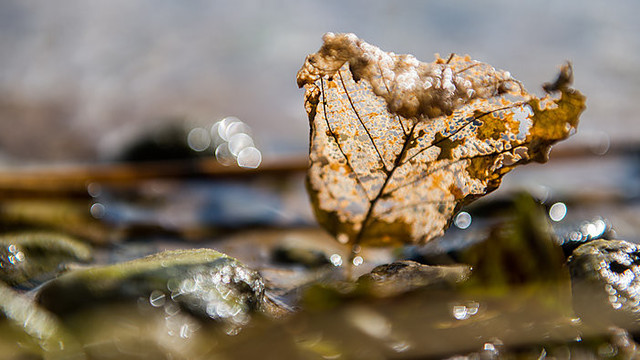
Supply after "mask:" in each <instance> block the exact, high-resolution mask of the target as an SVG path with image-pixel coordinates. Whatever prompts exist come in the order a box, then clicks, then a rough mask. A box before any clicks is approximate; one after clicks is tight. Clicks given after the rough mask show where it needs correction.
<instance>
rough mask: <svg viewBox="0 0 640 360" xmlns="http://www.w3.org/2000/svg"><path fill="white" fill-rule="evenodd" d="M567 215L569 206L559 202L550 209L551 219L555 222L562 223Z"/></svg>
mask: <svg viewBox="0 0 640 360" xmlns="http://www.w3.org/2000/svg"><path fill="white" fill-rule="evenodd" d="M566 215H567V205H565V204H564V203H562V202H557V203H555V204H553V205H551V208H549V218H550V219H551V220H553V221H555V222H558V221H562V219H564V217H565V216H566Z"/></svg>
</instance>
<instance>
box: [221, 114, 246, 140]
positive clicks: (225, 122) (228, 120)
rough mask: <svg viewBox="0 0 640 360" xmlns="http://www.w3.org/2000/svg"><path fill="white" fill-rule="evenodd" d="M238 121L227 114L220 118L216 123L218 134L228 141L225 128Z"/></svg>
mask: <svg viewBox="0 0 640 360" xmlns="http://www.w3.org/2000/svg"><path fill="white" fill-rule="evenodd" d="M237 122H240V119H238V118H237V117H235V116H227V117H226V118H224V119H222V120H220V122H219V123H218V129H217V130H218V136H220V138H221V139H222V140H224V141H229V137H228V136H227V130H228V129H229V128H230V127H231V125H232V124H234V123H237Z"/></svg>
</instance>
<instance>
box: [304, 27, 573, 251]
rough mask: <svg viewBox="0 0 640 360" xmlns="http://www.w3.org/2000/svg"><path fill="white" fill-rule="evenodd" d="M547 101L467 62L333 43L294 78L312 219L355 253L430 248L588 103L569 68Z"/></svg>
mask: <svg viewBox="0 0 640 360" xmlns="http://www.w3.org/2000/svg"><path fill="white" fill-rule="evenodd" d="M561 78H562V79H565V80H563V81H556V83H554V84H552V85H551V86H549V89H550V94H549V95H548V96H546V97H544V98H542V99H538V98H536V97H534V96H533V95H530V94H528V93H527V92H526V91H525V90H524V89H523V87H522V86H521V85H520V83H519V82H517V81H516V80H514V79H513V78H511V75H510V74H509V73H508V72H505V71H499V70H496V69H494V68H493V67H492V66H490V65H488V64H485V63H481V62H478V61H475V60H471V59H470V58H469V57H468V56H464V57H462V56H457V55H451V56H450V57H449V58H448V59H442V58H440V57H436V60H435V61H434V62H432V63H422V62H419V61H418V60H416V59H415V58H414V57H413V56H411V55H396V54H393V53H386V52H384V51H382V50H380V49H378V48H377V47H375V46H372V45H369V44H367V43H366V42H364V41H362V40H360V39H358V38H357V37H356V36H355V35H353V34H331V33H329V34H326V35H325V36H324V45H323V46H322V47H321V48H320V50H319V51H318V52H317V53H315V54H312V55H309V56H308V57H307V59H306V61H305V63H304V65H303V67H302V69H300V71H299V72H298V76H297V80H298V85H299V86H300V87H302V86H304V87H305V90H306V93H305V108H306V110H307V114H308V115H309V121H310V126H311V143H310V151H309V157H310V167H309V171H308V177H307V181H308V189H309V193H310V196H311V200H312V203H313V207H314V211H315V213H316V217H317V218H318V220H319V222H320V224H321V225H323V226H324V227H325V228H326V229H327V230H329V231H330V232H331V233H332V234H334V235H336V236H337V235H340V236H341V237H342V238H345V237H346V238H347V239H348V242H349V243H351V244H364V245H385V244H394V243H396V244H397V243H413V242H420V241H427V240H429V239H431V238H433V237H435V236H438V235H440V234H442V232H443V231H444V230H445V229H446V227H447V226H448V225H449V223H450V221H451V218H452V216H453V215H454V214H455V212H456V211H457V210H458V209H459V208H460V207H461V206H462V205H463V204H465V203H468V202H469V201H471V200H473V199H476V198H478V197H480V196H482V195H485V194H487V193H489V192H491V191H493V190H495V189H496V188H497V187H498V186H499V185H500V182H501V180H502V176H503V175H504V174H506V173H507V172H508V171H510V170H511V169H512V168H513V167H514V166H516V165H519V164H524V163H528V162H530V161H538V162H544V161H546V159H547V154H548V152H549V149H550V147H551V145H552V144H554V143H555V142H557V141H559V140H562V139H565V138H567V137H568V136H569V134H570V133H571V132H572V131H575V128H576V126H577V124H578V118H579V115H580V113H581V112H582V111H583V110H584V102H585V98H584V96H583V95H581V94H580V93H579V92H578V91H576V90H573V89H570V88H569V87H568V86H569V83H570V79H571V72H570V67H569V65H566V66H565V67H564V68H563V70H562V72H561V76H560V77H559V79H561Z"/></svg>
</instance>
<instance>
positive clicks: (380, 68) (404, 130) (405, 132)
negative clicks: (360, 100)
mask: <svg viewBox="0 0 640 360" xmlns="http://www.w3.org/2000/svg"><path fill="white" fill-rule="evenodd" d="M376 65H377V66H378V70H379V71H380V79H381V80H382V83H383V84H384V87H385V89H387V94H388V95H390V94H391V90H389V86H388V85H387V82H386V81H384V76H382V67H380V63H376ZM396 119H397V120H398V122H399V123H400V127H401V128H402V132H403V133H404V136H405V137H406V136H407V135H409V133H408V132H407V129H405V128H404V124H403V123H402V119H400V116H399V115H396Z"/></svg>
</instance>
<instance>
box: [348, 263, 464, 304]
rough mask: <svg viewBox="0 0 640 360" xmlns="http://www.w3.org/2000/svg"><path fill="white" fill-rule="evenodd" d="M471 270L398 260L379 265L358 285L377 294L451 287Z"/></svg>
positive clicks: (383, 294)
mask: <svg viewBox="0 0 640 360" xmlns="http://www.w3.org/2000/svg"><path fill="white" fill-rule="evenodd" d="M470 273H471V268H470V267H469V266H467V265H439V266H434V265H423V264H420V263H417V262H415V261H410V260H405V261H397V262H394V263H391V264H386V265H380V266H377V267H375V268H374V269H373V270H372V271H371V272H370V273H368V274H365V275H363V276H361V277H360V278H359V279H358V285H359V286H361V287H364V288H369V289H370V291H371V292H372V293H373V294H374V295H377V296H383V297H384V296H394V295H399V294H402V293H405V292H408V291H412V290H416V289H419V288H423V287H427V286H428V287H434V288H444V289H446V288H451V287H453V286H455V284H457V283H461V282H463V281H465V280H466V279H467V278H468V277H469V275H470Z"/></svg>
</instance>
